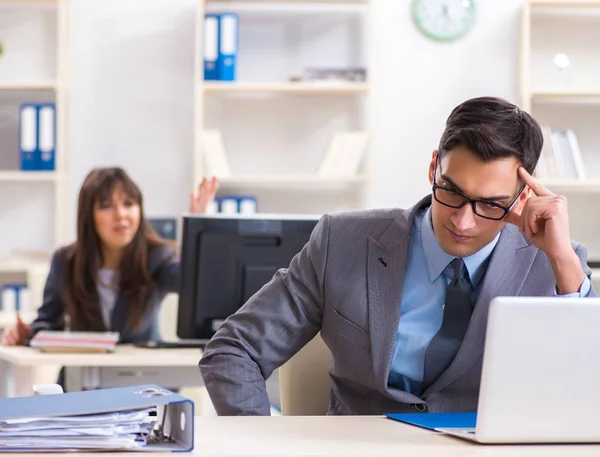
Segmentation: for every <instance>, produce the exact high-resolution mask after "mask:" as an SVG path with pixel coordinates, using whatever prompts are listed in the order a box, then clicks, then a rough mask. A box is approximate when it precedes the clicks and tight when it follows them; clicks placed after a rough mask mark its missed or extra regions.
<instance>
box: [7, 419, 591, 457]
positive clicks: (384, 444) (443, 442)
mask: <svg viewBox="0 0 600 457" xmlns="http://www.w3.org/2000/svg"><path fill="white" fill-rule="evenodd" d="M195 422H196V423H195V425H196V437H195V449H194V451H193V453H192V454H191V455H195V456H202V457H250V456H252V457H270V456H277V457H301V456H302V457H306V456H330V457H358V456H361V457H373V456H390V457H392V456H393V457H458V456H460V457H462V456H469V457H479V456H481V457H559V456H560V457H565V456H568V457H579V456H582V457H583V456H598V455H600V445H572V446H570V445H546V446H538V445H526V446H519V445H480V444H474V443H469V442H466V441H462V440H459V439H457V438H452V437H449V436H444V435H441V434H438V433H435V432H430V431H428V430H423V429H420V428H417V427H412V426H409V425H404V424H401V423H399V422H394V421H392V420H389V419H385V418H382V417H375V416H360V417H357V416H346V417H300V416H295V417H294V416H287V417H286V416H280V417H216V418H196V420H195ZM4 455H7V456H10V455H13V456H14V457H16V456H18V457H34V456H36V457H37V456H39V454H22V453H21V454H4ZM77 455H78V456H87V457H98V453H84V454H77ZM131 455H132V453H131V452H127V453H111V454H110V457H131ZM138 455H139V454H138ZM146 455H150V456H152V455H154V456H158V457H167V456H170V457H172V456H173V454H172V453H162V452H161V453H149V454H146ZM181 455H182V456H185V455H189V454H181Z"/></svg>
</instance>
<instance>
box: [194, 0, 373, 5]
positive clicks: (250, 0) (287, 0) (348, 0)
mask: <svg viewBox="0 0 600 457" xmlns="http://www.w3.org/2000/svg"><path fill="white" fill-rule="evenodd" d="M206 3H208V4H211V3H226V4H229V3H240V4H244V5H246V4H261V3H268V4H280V5H298V4H310V3H320V4H322V3H325V4H327V3H330V4H333V5H340V4H342V5H343V4H350V5H356V4H358V5H368V4H369V0H206Z"/></svg>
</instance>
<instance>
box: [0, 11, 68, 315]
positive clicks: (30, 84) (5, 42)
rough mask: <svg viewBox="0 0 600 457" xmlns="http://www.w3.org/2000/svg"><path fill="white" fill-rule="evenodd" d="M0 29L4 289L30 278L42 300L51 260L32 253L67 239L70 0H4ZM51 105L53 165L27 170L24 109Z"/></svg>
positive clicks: (0, 261)
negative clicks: (21, 117) (23, 151)
mask: <svg viewBox="0 0 600 457" xmlns="http://www.w3.org/2000/svg"><path fill="white" fill-rule="evenodd" d="M0 30H2V33H0V43H1V44H2V50H3V52H2V54H0V144H2V147H1V148H0V220H2V237H1V238H0V286H2V284H4V283H6V282H11V281H12V282H14V281H17V280H18V281H24V282H26V283H27V284H28V286H29V287H30V289H31V292H32V300H33V303H34V304H35V305H38V304H39V303H40V300H41V286H42V285H43V283H42V284H40V282H41V281H43V280H45V278H42V276H44V274H39V275H38V272H40V271H46V272H47V263H48V262H47V260H48V259H46V260H42V259H40V258H39V256H37V255H34V254H33V253H34V252H40V251H43V252H47V253H48V254H49V253H50V252H51V251H52V250H53V249H54V248H55V247H57V246H58V245H60V244H63V243H65V242H67V240H68V236H69V230H68V228H69V225H68V222H69V212H68V200H69V194H68V164H69V160H68V150H67V147H66V146H67V145H66V140H67V131H66V120H67V97H68V94H67V92H68V86H69V83H68V40H69V0H0ZM45 102H50V103H54V104H55V107H56V118H55V119H56V124H55V145H56V151H55V154H56V155H55V168H54V170H53V171H37V170H32V171H24V170H22V168H21V158H20V153H19V144H20V139H19V138H20V134H19V125H20V123H19V107H20V105H21V104H22V103H45ZM17 252H20V254H16V253H17ZM27 252H31V253H32V255H31V256H30V257H29V256H28V255H27V254H26V253H27ZM16 259H18V260H16Z"/></svg>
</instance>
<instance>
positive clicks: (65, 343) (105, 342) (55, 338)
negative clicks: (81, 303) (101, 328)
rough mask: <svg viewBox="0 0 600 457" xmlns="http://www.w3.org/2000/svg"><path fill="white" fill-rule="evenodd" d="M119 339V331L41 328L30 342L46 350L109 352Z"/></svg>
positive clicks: (32, 345)
mask: <svg viewBox="0 0 600 457" xmlns="http://www.w3.org/2000/svg"><path fill="white" fill-rule="evenodd" d="M118 341H119V333H118V332H58V331H52V330H41V331H39V332H38V333H36V334H35V336H34V337H33V338H32V339H31V341H30V342H29V345H30V346H31V347H35V348H39V349H40V350H41V351H45V352H109V351H114V350H115V347H116V344H117V342H118Z"/></svg>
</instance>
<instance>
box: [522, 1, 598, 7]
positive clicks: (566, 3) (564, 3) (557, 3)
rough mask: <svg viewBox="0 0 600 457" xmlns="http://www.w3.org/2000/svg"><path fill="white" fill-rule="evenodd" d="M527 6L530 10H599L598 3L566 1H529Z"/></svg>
mask: <svg viewBox="0 0 600 457" xmlns="http://www.w3.org/2000/svg"><path fill="white" fill-rule="evenodd" d="M529 4H530V5H531V7H532V8H565V9H579V8H600V1H597V0H591V1H585V0H580V1H576V0H574V1H566V0H557V1H553V0H530V2H529Z"/></svg>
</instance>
